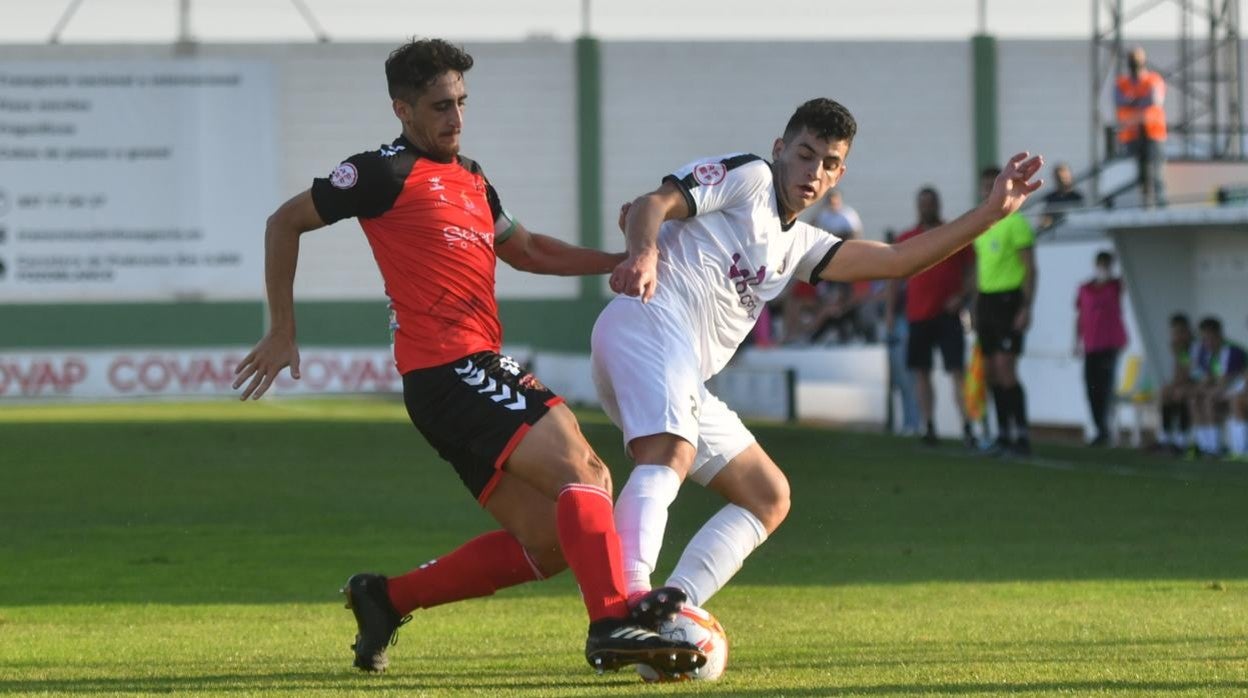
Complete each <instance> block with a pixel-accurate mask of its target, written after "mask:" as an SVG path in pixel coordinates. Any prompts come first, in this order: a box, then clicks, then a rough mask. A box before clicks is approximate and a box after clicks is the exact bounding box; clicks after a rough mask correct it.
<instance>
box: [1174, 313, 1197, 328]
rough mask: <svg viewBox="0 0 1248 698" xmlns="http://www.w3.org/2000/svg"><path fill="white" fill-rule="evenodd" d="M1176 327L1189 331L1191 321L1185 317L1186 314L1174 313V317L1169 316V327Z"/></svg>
mask: <svg viewBox="0 0 1248 698" xmlns="http://www.w3.org/2000/svg"><path fill="white" fill-rule="evenodd" d="M1176 325H1177V326H1180V327H1183V328H1185V329H1187V330H1191V329H1192V319H1191V318H1189V317H1188V316H1187V313H1175V314H1174V315H1171V316H1170V326H1171V327H1174V326H1176Z"/></svg>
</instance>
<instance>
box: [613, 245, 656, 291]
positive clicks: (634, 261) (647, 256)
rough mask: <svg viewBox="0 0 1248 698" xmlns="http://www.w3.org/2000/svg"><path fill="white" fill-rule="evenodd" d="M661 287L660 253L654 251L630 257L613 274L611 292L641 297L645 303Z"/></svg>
mask: <svg viewBox="0 0 1248 698" xmlns="http://www.w3.org/2000/svg"><path fill="white" fill-rule="evenodd" d="M658 286H659V253H658V252H657V251H654V250H650V251H647V252H643V253H641V254H634V255H629V257H628V259H625V260H624V261H623V262H620V263H619V265H618V266H616V267H615V271H613V272H611V290H612V291H615V292H616V293H622V294H624V295H626V296H635V297H640V298H641V300H642V302H643V303H646V302H649V300H650V299H651V298H653V297H654V292H655V291H656V290H657V289H658Z"/></svg>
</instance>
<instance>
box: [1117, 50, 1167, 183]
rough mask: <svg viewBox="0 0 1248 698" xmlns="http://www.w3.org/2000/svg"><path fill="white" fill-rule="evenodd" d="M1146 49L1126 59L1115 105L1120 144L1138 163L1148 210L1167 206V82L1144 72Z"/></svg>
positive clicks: (1135, 51)
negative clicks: (1163, 168)
mask: <svg viewBox="0 0 1248 698" xmlns="http://www.w3.org/2000/svg"><path fill="white" fill-rule="evenodd" d="M1145 60H1146V56H1145V54H1144V49H1142V48H1140V47H1139V46H1136V47H1135V48H1133V49H1131V53H1130V54H1129V55H1128V57H1127V68H1128V70H1129V72H1128V74H1126V75H1120V76H1118V81H1117V84H1116V86H1115V89H1114V103H1115V104H1116V105H1117V107H1118V142H1119V144H1121V145H1123V146H1125V148H1126V150H1127V152H1128V153H1130V154H1131V155H1132V156H1134V157H1135V158H1136V161H1137V162H1138V163H1139V178H1140V179H1139V181H1140V189H1141V191H1142V193H1143V196H1144V205H1145V206H1149V207H1151V206H1154V205H1157V206H1165V205H1166V200H1165V186H1164V184H1163V182H1162V166H1163V164H1164V163H1165V158H1166V154H1165V142H1166V110H1165V106H1164V105H1165V101H1166V82H1165V80H1163V79H1162V77H1161V75H1160V74H1159V73H1156V72H1153V71H1151V70H1147V69H1146V68H1145Z"/></svg>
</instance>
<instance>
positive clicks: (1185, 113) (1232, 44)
mask: <svg viewBox="0 0 1248 698" xmlns="http://www.w3.org/2000/svg"><path fill="white" fill-rule="evenodd" d="M1239 7H1240V3H1239V0H1134V1H1132V2H1127V1H1126V0H1092V81H1091V82H1092V134H1091V135H1092V137H1091V147H1092V152H1091V156H1092V157H1091V162H1092V164H1093V171H1100V170H1101V169H1102V167H1103V166H1104V164H1105V163H1106V162H1107V161H1108V160H1112V159H1114V158H1116V157H1118V156H1119V155H1120V154H1119V153H1117V152H1116V150H1115V147H1116V139H1115V138H1114V123H1113V121H1112V120H1109V119H1107V118H1106V113H1107V110H1106V108H1105V105H1106V104H1107V103H1108V102H1107V98H1108V96H1109V95H1111V94H1112V93H1113V89H1114V82H1115V80H1116V78H1117V76H1119V75H1121V74H1122V73H1123V72H1124V71H1125V69H1126V59H1127V52H1128V51H1130V48H1131V45H1130V44H1129V43H1128V40H1127V38H1126V37H1127V35H1129V33H1130V25H1131V23H1132V22H1135V21H1137V20H1139V19H1140V17H1143V16H1145V15H1149V14H1154V13H1157V12H1160V11H1163V10H1170V11H1177V15H1178V21H1177V22H1176V23H1175V27H1176V28H1177V30H1178V31H1177V34H1178V35H1177V37H1176V39H1177V41H1178V51H1177V52H1176V56H1177V59H1176V60H1175V61H1174V62H1172V63H1170V64H1164V63H1158V62H1156V61H1152V60H1150V68H1151V69H1152V70H1155V71H1156V72H1158V73H1160V74H1161V76H1162V77H1163V78H1164V79H1165V81H1166V101H1167V103H1168V109H1167V110H1166V111H1167V113H1168V114H1169V115H1170V119H1171V121H1170V123H1169V124H1168V127H1169V136H1168V142H1167V147H1166V151H1167V154H1168V155H1169V157H1170V158H1172V159H1184V160H1244V159H1248V156H1246V152H1245V147H1244V117H1243V92H1244V80H1243V69H1242V66H1243V64H1242V56H1241V46H1240V37H1239ZM1175 107H1177V109H1176V108H1175ZM1176 116H1177V119H1178V120H1177V121H1175V120H1173V119H1174V118H1175V117H1176ZM1095 187H1096V178H1095V177H1094V178H1093V188H1094V192H1093V195H1094V198H1096V197H1098V195H1099V192H1096V191H1095Z"/></svg>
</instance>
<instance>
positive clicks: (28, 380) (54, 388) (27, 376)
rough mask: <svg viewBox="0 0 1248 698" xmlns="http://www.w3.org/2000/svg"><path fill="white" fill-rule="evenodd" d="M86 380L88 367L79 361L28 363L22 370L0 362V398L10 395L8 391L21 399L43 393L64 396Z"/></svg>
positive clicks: (13, 363)
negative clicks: (13, 392) (14, 391)
mask: <svg viewBox="0 0 1248 698" xmlns="http://www.w3.org/2000/svg"><path fill="white" fill-rule="evenodd" d="M86 377H87V365H86V364H84V363H83V362H82V360H81V359H77V358H70V359H65V360H64V361H49V360H47V359H42V360H36V361H32V362H30V365H29V366H27V367H26V368H22V365H21V363H19V362H17V361H0V395H8V394H10V392H11V391H10V388H14V387H16V389H17V390H16V392H17V394H18V395H21V396H22V397H35V396H38V395H43V394H46V393H49V392H51V393H55V394H57V395H66V394H68V393H69V392H70V391H71V390H73V387H74V386H75V385H77V384H78V383H81V382H82V381H83V380H85V379H86Z"/></svg>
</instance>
